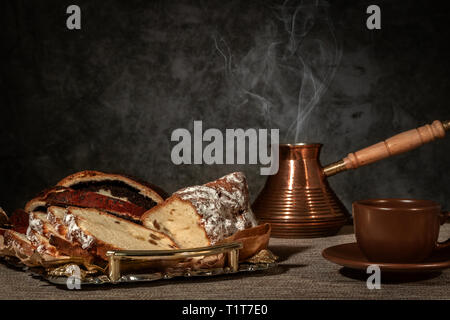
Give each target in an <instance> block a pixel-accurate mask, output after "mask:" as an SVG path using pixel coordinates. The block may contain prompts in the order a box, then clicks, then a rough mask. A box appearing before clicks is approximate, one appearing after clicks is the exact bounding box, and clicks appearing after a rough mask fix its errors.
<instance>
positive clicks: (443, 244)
mask: <svg viewBox="0 0 450 320" xmlns="http://www.w3.org/2000/svg"><path fill="white" fill-rule="evenodd" d="M448 218H450V211H449V212H442V213H441V214H440V219H441V225H443V224H444V223H445V222H446V221H447V219H448ZM436 248H437V249H443V248H450V239H448V240H447V241H444V242H438V243H437V244H436Z"/></svg>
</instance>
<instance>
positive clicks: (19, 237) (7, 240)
mask: <svg viewBox="0 0 450 320" xmlns="http://www.w3.org/2000/svg"><path fill="white" fill-rule="evenodd" d="M3 241H4V245H5V247H6V248H8V249H10V250H12V251H13V252H15V253H18V254H20V255H22V256H25V257H31V255H33V253H34V251H35V249H36V248H35V246H33V244H32V243H31V241H30V240H28V239H27V236H26V235H25V234H23V233H20V232H17V231H14V230H12V229H8V230H5V231H4V233H3Z"/></svg>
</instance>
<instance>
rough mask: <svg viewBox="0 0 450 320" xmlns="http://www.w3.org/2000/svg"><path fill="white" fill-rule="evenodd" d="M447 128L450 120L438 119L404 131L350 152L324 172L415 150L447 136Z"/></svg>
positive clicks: (358, 165)
mask: <svg viewBox="0 0 450 320" xmlns="http://www.w3.org/2000/svg"><path fill="white" fill-rule="evenodd" d="M447 130H450V120H447V121H443V122H441V121H439V120H436V121H434V122H433V123H432V124H427V125H424V126H422V127H419V128H417V129H412V130H409V131H405V132H402V133H400V134H397V135H395V136H393V137H391V138H389V139H387V140H385V141H381V142H378V143H376V144H374V145H372V146H370V147H367V148H364V149H362V150H359V151H356V152H353V153H349V154H348V156H347V157H345V158H344V159H342V160H341V161H338V162H336V163H333V164H330V165H328V166H326V167H325V168H323V173H324V174H325V175H326V176H332V175H334V174H336V173H339V172H342V171H345V170H349V169H356V168H359V167H362V166H365V165H367V164H369V163H373V162H376V161H379V160H382V159H385V158H388V157H391V156H394V155H396V154H401V153H404V152H406V151H409V150H413V149H415V148H418V147H420V146H421V145H423V144H425V143H428V142H430V141H433V140H435V139H437V138H443V137H445V131H447Z"/></svg>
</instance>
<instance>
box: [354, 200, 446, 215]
mask: <svg viewBox="0 0 450 320" xmlns="http://www.w3.org/2000/svg"><path fill="white" fill-rule="evenodd" d="M399 202H401V203H410V204H411V206H410V207H408V206H404V207H395V206H390V205H389V203H399ZM383 203H386V206H383ZM414 204H416V206H414ZM353 205H356V206H359V207H365V208H370V209H375V210H377V211H397V210H398V211H413V212H414V211H426V210H430V209H438V210H440V208H441V205H440V204H439V203H438V202H436V201H433V200H425V199H411V198H379V199H375V198H374V199H366V200H357V201H354V202H353Z"/></svg>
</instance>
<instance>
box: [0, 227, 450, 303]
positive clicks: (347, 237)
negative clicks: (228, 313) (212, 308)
mask: <svg viewBox="0 0 450 320" xmlns="http://www.w3.org/2000/svg"><path fill="white" fill-rule="evenodd" d="M449 236H450V224H446V225H445V226H443V227H442V229H441V236H440V239H441V240H443V239H444V238H445V239H446V238H448V237H449ZM353 241H354V235H353V233H352V229H351V227H344V228H343V230H342V231H341V232H340V234H339V235H337V236H334V237H327V238H317V239H295V240H294V239H271V240H270V248H271V250H272V251H273V252H274V253H275V254H277V255H279V256H280V258H281V259H280V262H279V266H278V267H276V268H274V269H271V270H267V271H263V272H256V273H243V274H235V275H225V276H216V277H203V278H187V279H185V278H182V279H172V280H159V281H156V282H152V283H145V284H138V285H108V286H97V287H90V286H84V287H82V288H81V290H68V289H64V288H58V287H55V286H53V285H51V284H49V283H47V282H45V281H41V280H39V279H34V278H32V277H31V276H30V275H28V274H27V273H24V272H21V271H18V270H14V269H11V268H9V267H7V266H5V265H4V264H0V299H133V300H135V299H449V298H450V290H449V288H450V286H449V285H450V269H447V270H444V271H443V272H440V273H432V274H427V275H425V276H423V277H421V278H405V279H401V280H395V279H389V280H388V281H387V283H382V284H381V289H379V290H369V289H367V286H366V279H367V275H365V274H363V273H355V272H349V271H348V270H347V269H342V268H341V267H340V266H338V265H335V264H333V263H330V262H328V261H326V260H325V259H323V258H322V256H321V252H322V250H323V249H325V248H327V247H329V246H333V245H336V244H341V243H348V242H353Z"/></svg>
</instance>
